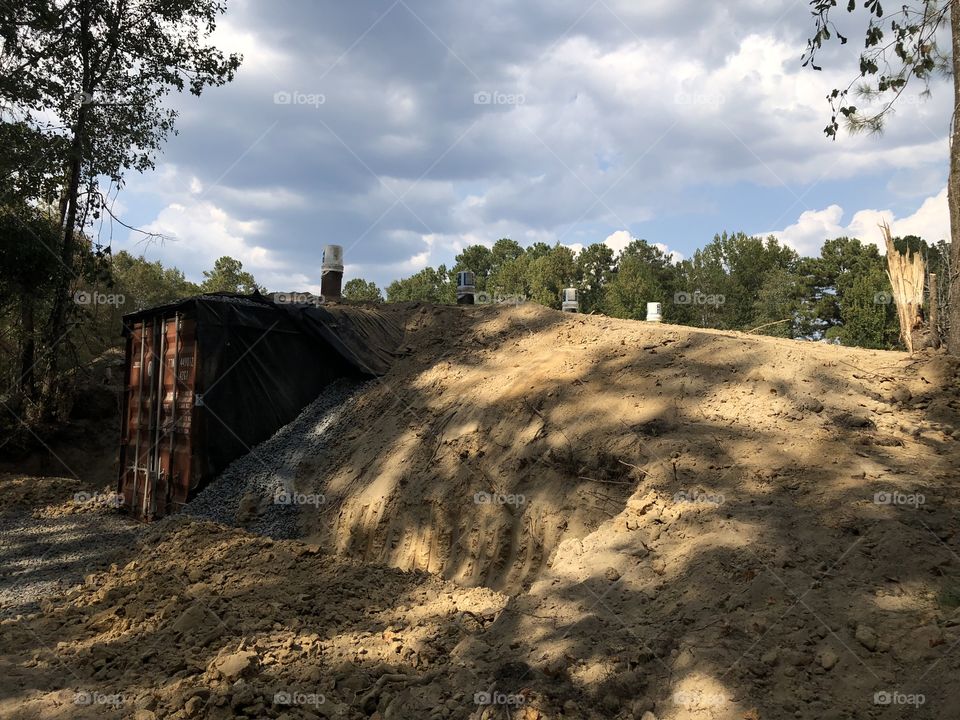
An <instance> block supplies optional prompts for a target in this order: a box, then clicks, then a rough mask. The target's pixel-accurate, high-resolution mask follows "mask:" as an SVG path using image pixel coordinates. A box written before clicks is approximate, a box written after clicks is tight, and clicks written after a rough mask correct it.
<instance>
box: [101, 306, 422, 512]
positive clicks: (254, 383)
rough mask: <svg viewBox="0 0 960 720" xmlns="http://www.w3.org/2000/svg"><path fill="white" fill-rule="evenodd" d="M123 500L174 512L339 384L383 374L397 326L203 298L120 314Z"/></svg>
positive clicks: (131, 507) (310, 309)
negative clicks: (123, 339) (340, 380)
mask: <svg viewBox="0 0 960 720" xmlns="http://www.w3.org/2000/svg"><path fill="white" fill-rule="evenodd" d="M124 335H125V337H126V365H125V367H126V370H125V392H124V397H123V410H122V412H123V415H122V423H121V438H120V473H119V480H118V492H119V493H120V495H121V496H122V498H123V508H124V509H125V510H126V511H128V512H129V513H131V514H133V515H135V516H137V517H139V518H142V519H145V520H151V519H155V518H160V517H163V516H165V515H169V514H171V513H174V512H177V511H178V510H179V509H180V508H182V507H183V506H184V505H185V504H186V503H187V502H188V501H189V500H190V499H191V498H192V497H193V496H194V495H195V494H196V492H197V491H199V490H200V489H201V488H202V487H203V486H204V485H205V484H206V483H207V482H209V481H210V480H211V479H212V478H213V477H215V476H216V475H217V474H219V473H220V472H221V471H222V470H223V469H224V468H225V467H226V466H227V465H228V464H229V463H230V462H231V461H232V460H234V459H236V458H237V457H240V456H241V455H244V454H246V453H247V452H249V451H250V450H251V448H252V447H253V446H254V445H256V444H257V443H260V442H262V441H263V440H266V439H267V438H269V437H270V436H271V435H272V434H273V433H274V432H276V431H277V430H278V429H279V428H280V427H282V426H283V425H285V424H286V423H288V422H290V421H291V420H293V419H294V418H295V417H296V416H297V414H298V413H299V412H300V410H302V409H303V407H304V406H305V405H307V404H308V403H309V402H310V401H312V400H313V399H314V398H316V397H317V395H318V394H319V393H320V391H321V390H322V389H323V388H324V387H325V386H326V385H328V384H329V383H331V382H333V381H334V380H336V379H337V378H340V377H346V376H360V377H362V376H366V377H372V376H376V375H380V374H383V373H384V372H386V370H387V369H388V368H389V366H390V363H391V362H392V359H393V355H394V352H395V351H396V348H397V347H398V346H399V344H400V342H401V340H402V336H403V330H402V326H400V325H398V324H397V323H396V322H394V320H393V319H392V318H391V317H390V316H388V315H387V314H385V313H382V312H378V311H376V310H371V309H362V308H351V307H334V308H331V307H317V306H312V305H293V304H277V303H274V302H271V301H269V300H266V299H265V298H263V297H261V296H260V295H259V294H254V295H251V296H240V295H231V294H216V295H202V296H199V297H195V298H188V299H186V300H183V301H180V302H178V303H173V304H170V305H164V306H161V307H157V308H151V309H148V310H142V311H139V312H136V313H132V314H130V315H127V316H125V317H124Z"/></svg>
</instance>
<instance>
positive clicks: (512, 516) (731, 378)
mask: <svg viewBox="0 0 960 720" xmlns="http://www.w3.org/2000/svg"><path fill="white" fill-rule="evenodd" d="M392 311H393V312H396V313H398V315H401V316H402V318H403V321H404V322H405V324H406V327H407V336H406V346H405V348H404V349H403V353H402V356H401V357H400V359H399V360H398V361H397V363H396V364H395V366H394V368H393V369H392V370H391V371H390V373H388V374H387V375H386V376H384V377H383V378H381V379H379V380H378V381H376V382H374V383H371V384H370V385H368V386H367V387H366V388H365V389H364V390H363V392H362V393H361V394H359V395H358V396H355V397H354V398H353V399H352V400H351V402H350V404H349V406H348V407H346V408H345V409H344V412H343V414H342V417H341V418H340V420H339V421H338V431H337V433H336V434H335V441H333V442H330V443H327V444H325V445H323V446H321V447H319V448H318V449H317V450H316V451H315V452H310V453H305V454H304V456H303V458H301V459H300V461H299V463H298V466H297V468H296V469H295V471H294V472H291V473H290V475H291V478H290V484H291V487H290V488H289V489H290V491H291V494H292V495H294V496H297V495H303V496H305V497H311V498H319V497H322V498H323V502H311V503H307V504H304V505H303V507H301V508H299V510H300V524H301V528H302V529H301V533H300V535H301V537H300V539H297V540H271V539H269V538H266V537H263V536H260V535H257V534H254V533H251V532H248V531H246V530H244V529H243V528H237V527H230V526H227V525H223V524H215V523H210V522H203V521H199V520H197V519H193V518H187V517H176V518H168V519H166V520H164V521H162V522H159V523H156V524H155V525H152V526H149V527H140V528H139V529H138V530H137V540H136V544H134V543H133V542H131V543H130V544H129V546H128V547H127V548H125V550H124V553H125V554H123V555H122V556H118V558H117V561H116V564H115V565H114V566H113V567H110V568H105V569H103V570H101V571H95V572H90V573H89V574H88V575H87V576H86V578H85V580H84V582H83V584H82V585H79V586H76V587H73V588H72V589H70V590H68V591H66V592H61V591H56V592H50V593H49V595H48V597H46V599H44V600H43V601H42V607H41V611H40V612H37V613H30V614H27V615H22V616H20V617H14V618H9V619H5V620H2V621H0V678H2V679H0V717H10V718H49V719H51V720H52V719H55V718H57V719H58V718H68V717H70V718H73V717H80V718H83V717H91V718H92V717H98V718H112V717H117V718H121V717H122V718H129V717H134V718H138V720H151V719H153V718H168V717H169V718H193V717H196V718H228V717H252V718H260V717H269V718H286V719H288V720H292V719H293V718H312V717H344V718H366V717H372V718H380V719H383V718H475V719H479V718H496V717H504V718H505V717H510V718H524V719H525V720H536V719H537V718H560V717H571V718H638V719H641V718H642V719H643V720H651V719H659V720H681V719H683V720H687V719H697V720H713V719H716V720H721V719H724V720H726V719H728V718H729V719H731V720H732V719H734V718H736V719H745V720H758V719H760V718H764V719H767V718H770V719H779V718H811V719H812V718H832V719H834V720H841V719H843V718H888V717H895V716H896V717H899V716H901V715H909V716H910V717H917V718H945V719H946V718H955V717H960V674H958V670H960V649H958V645H960V611H958V606H960V554H958V550H960V535H958V531H960V523H958V519H957V518H958V514H957V504H958V500H957V497H956V495H957V494H956V491H955V482H956V480H955V477H956V472H955V468H956V466H957V460H958V452H960V447H958V442H957V437H958V436H960V431H958V428H960V424H958V419H960V385H958V375H957V365H956V362H955V361H954V360H952V359H949V358H948V357H947V356H945V355H942V354H927V355H916V356H914V357H912V358H911V357H909V356H907V355H906V354H904V353H893V352H877V351H866V350H854V349H849V348H840V347H836V346H830V345H824V344H813V343H799V342H793V341H787V340H778V339H772V338H763V337H756V336H749V335H744V334H739V333H725V332H714V331H699V330H694V329H690V328H682V327H677V326H670V325H656V324H648V323H638V322H630V321H618V320H612V319H609V318H602V317H593V316H579V315H563V314H561V313H557V312H553V311H550V310H547V309H544V308H541V307H538V306H533V305H523V306H519V307H472V308H471V307H455V308H449V307H445V308H440V307H433V306H428V305H412V306H411V305H406V306H401V307H398V308H395V309H393V310H392ZM309 432H310V428H309V427H305V428H304V433H309ZM2 487H3V486H2V484H0V490H2ZM39 506H42V507H39ZM249 506H250V507H257V503H256V502H254V503H250V504H249ZM17 507H18V508H20V510H15V512H20V513H32V514H38V516H39V517H51V518H53V517H73V516H74V514H72V513H71V514H67V515H63V514H62V512H61V511H59V510H57V509H56V508H57V507H58V506H57V505H56V504H54V505H53V506H51V505H50V504H49V503H47V504H44V500H43V499H42V498H40V499H35V498H27V499H24V500H23V501H22V502H20V503H19V504H17ZM44 508H46V509H44ZM90 512H91V513H92V512H93V511H90ZM96 512H106V513H108V514H109V512H110V511H109V509H103V510H97V511H96ZM247 520H248V521H249V518H247ZM251 524H252V525H254V526H255V523H251ZM105 551H106V549H105ZM105 557H106V555H105ZM3 582H6V580H5V579H3Z"/></svg>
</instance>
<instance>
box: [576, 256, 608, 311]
mask: <svg viewBox="0 0 960 720" xmlns="http://www.w3.org/2000/svg"><path fill="white" fill-rule="evenodd" d="M615 267H616V263H615V262H614V259H613V250H612V249H611V248H610V246H608V245H604V244H603V243H593V244H592V245H590V246H588V247H585V248H584V249H583V250H582V251H581V252H580V253H579V254H578V255H577V278H578V282H577V287H578V290H579V298H580V311H581V312H585V313H589V312H603V309H604V298H605V297H606V294H607V288H608V286H609V284H610V281H611V279H612V278H613V277H614V268H615Z"/></svg>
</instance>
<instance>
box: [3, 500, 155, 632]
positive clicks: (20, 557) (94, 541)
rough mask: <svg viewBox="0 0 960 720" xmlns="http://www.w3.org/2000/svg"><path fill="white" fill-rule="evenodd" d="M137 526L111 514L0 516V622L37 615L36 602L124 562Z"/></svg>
mask: <svg viewBox="0 0 960 720" xmlns="http://www.w3.org/2000/svg"><path fill="white" fill-rule="evenodd" d="M140 527H141V526H140V525H139V524H138V523H135V522H132V521H130V520H127V519H126V518H123V517H121V516H119V515H118V514H116V512H113V511H100V510H97V511H92V512H79V513H74V514H71V515H64V516H61V517H37V518H35V517H32V516H31V514H30V512H29V511H25V512H23V511H21V512H10V513H6V514H4V515H2V516H0V618H2V617H12V616H15V615H20V614H23V615H26V614H29V613H34V612H37V611H39V610H40V602H41V601H42V600H44V599H46V598H50V597H53V596H55V595H59V594H60V593H62V592H64V591H66V590H68V589H70V588H71V587H74V586H75V585H79V584H81V583H82V582H83V580H84V577H85V576H86V575H88V574H89V573H92V572H94V571H97V570H103V569H105V568H106V567H108V566H109V565H110V564H111V563H114V562H117V563H122V562H124V561H125V559H126V557H127V556H129V555H132V554H133V553H134V546H135V536H136V535H137V533H138V532H139V530H140Z"/></svg>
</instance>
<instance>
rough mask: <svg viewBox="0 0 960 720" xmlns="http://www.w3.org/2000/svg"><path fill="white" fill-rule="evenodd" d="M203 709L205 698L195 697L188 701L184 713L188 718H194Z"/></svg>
mask: <svg viewBox="0 0 960 720" xmlns="http://www.w3.org/2000/svg"><path fill="white" fill-rule="evenodd" d="M202 708H203V698H200V697H198V696H196V695H195V696H194V697H192V698H190V699H189V700H187V704H186V705H184V706H183V711H184V712H185V713H186V714H187V716H188V717H193V716H194V715H196V714H197V713H199V712H200V710H201V709H202Z"/></svg>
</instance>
